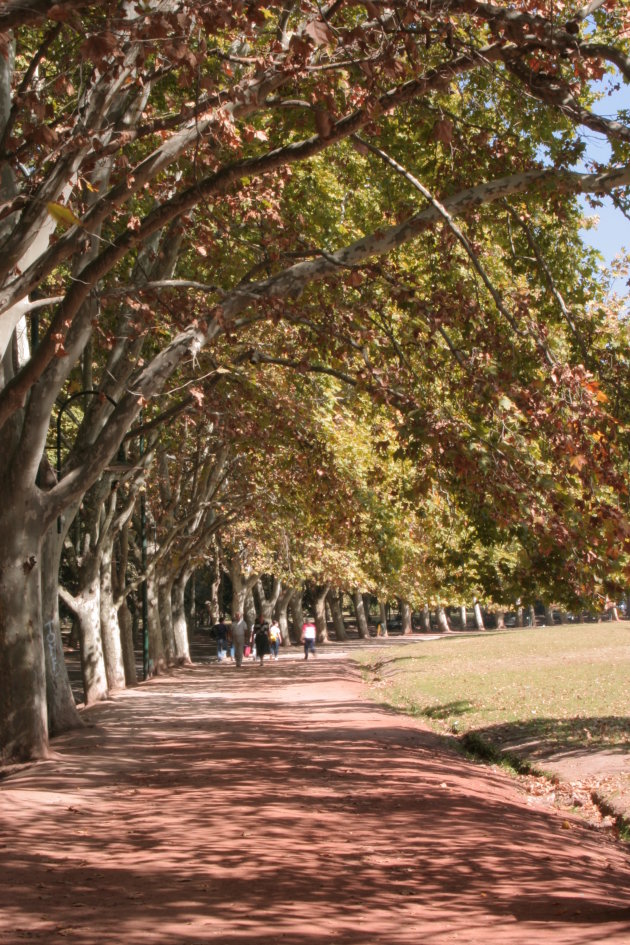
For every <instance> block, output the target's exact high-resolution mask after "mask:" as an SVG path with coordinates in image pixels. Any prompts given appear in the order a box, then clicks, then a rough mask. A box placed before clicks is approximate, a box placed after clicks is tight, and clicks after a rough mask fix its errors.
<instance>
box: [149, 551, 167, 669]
mask: <svg viewBox="0 0 630 945" xmlns="http://www.w3.org/2000/svg"><path fill="white" fill-rule="evenodd" d="M147 604H148V622H149V676H153V675H155V674H157V673H163V672H164V670H165V669H166V654H165V652H164V637H163V636H162V627H161V625H160V608H159V598H158V586H157V579H156V576H155V572H154V570H153V568H149V570H148V572H147Z"/></svg>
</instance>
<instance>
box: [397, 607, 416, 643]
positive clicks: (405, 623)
mask: <svg viewBox="0 0 630 945" xmlns="http://www.w3.org/2000/svg"><path fill="white" fill-rule="evenodd" d="M398 603H399V606H400V624H401V629H402V632H403V635H405V636H408V635H409V634H410V633H413V626H412V623H411V604H410V603H409V601H407V600H401V601H399V602H398Z"/></svg>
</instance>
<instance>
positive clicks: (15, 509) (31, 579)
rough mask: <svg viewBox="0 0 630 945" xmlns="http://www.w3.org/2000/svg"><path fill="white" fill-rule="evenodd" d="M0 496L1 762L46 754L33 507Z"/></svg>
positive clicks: (38, 534) (38, 557) (36, 531)
mask: <svg viewBox="0 0 630 945" xmlns="http://www.w3.org/2000/svg"><path fill="white" fill-rule="evenodd" d="M16 498H17V497H16V496H15V495H13V496H11V497H10V498H9V500H7V492H6V491H5V492H4V493H3V503H2V504H3V508H2V510H0V523H1V524H0V533H1V534H2V536H3V537H2V542H1V544H0V601H2V608H1V609H0V680H2V685H1V686H0V753H1V757H2V759H3V760H4V761H9V760H18V761H31V760H34V759H37V758H45V757H46V756H47V754H48V713H47V709H46V672H45V662H44V641H43V636H42V612H41V593H40V581H41V572H40V562H41V532H40V528H39V526H38V523H37V520H36V517H37V516H38V510H37V504H36V503H34V502H32V501H29V499H30V496H28V495H22V496H20V499H21V500H22V501H19V502H16Z"/></svg>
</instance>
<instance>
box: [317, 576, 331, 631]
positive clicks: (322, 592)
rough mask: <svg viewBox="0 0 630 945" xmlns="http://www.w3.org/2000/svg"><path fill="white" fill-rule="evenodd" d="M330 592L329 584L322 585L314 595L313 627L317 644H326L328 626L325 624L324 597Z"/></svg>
mask: <svg viewBox="0 0 630 945" xmlns="http://www.w3.org/2000/svg"><path fill="white" fill-rule="evenodd" d="M329 590H330V584H324V586H323V587H320V589H319V590H318V591H317V592H316V594H315V605H314V606H315V627H316V629H317V642H318V643H327V642H328V626H327V624H326V595H327V594H328V591H329Z"/></svg>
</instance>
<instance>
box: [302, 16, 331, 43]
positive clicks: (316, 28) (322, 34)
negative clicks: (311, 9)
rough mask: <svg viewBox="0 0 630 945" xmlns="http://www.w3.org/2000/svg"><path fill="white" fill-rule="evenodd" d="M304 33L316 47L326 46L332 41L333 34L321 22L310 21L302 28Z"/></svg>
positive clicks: (326, 25)
mask: <svg viewBox="0 0 630 945" xmlns="http://www.w3.org/2000/svg"><path fill="white" fill-rule="evenodd" d="M304 32H305V33H306V35H307V36H310V38H311V39H312V40H313V42H314V43H315V45H316V46H326V45H327V44H328V43H330V42H332V40H333V39H334V34H333V31H332V30H331V28H330V27H329V26H328V24H327V23H324V21H323V20H311V22H310V23H308V24H307V25H306V26H305V27H304Z"/></svg>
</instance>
